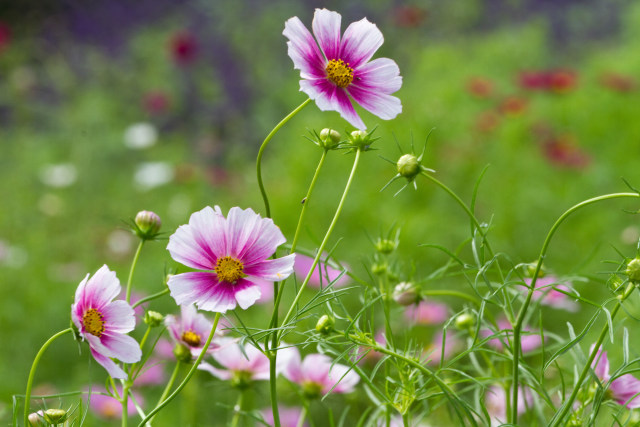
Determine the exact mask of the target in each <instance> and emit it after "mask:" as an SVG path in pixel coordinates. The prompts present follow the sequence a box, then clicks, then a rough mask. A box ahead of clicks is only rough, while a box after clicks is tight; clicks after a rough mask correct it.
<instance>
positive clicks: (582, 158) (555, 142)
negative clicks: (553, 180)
mask: <svg viewBox="0 0 640 427" xmlns="http://www.w3.org/2000/svg"><path fill="white" fill-rule="evenodd" d="M542 151H543V154H544V156H545V157H546V159H547V160H548V161H549V162H550V163H552V164H553V165H555V166H561V167H569V168H575V169H582V168H585V167H587V166H588V165H589V163H591V158H590V157H589V155H588V154H587V153H585V152H584V151H583V150H582V149H581V148H580V147H579V146H578V144H577V143H576V140H575V138H573V137H572V136H568V135H561V136H553V137H551V138H549V139H547V140H545V141H544V142H542Z"/></svg>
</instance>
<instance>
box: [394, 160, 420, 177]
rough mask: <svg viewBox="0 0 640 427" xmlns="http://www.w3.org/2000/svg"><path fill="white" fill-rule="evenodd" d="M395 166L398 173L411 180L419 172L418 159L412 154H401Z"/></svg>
mask: <svg viewBox="0 0 640 427" xmlns="http://www.w3.org/2000/svg"><path fill="white" fill-rule="evenodd" d="M396 166H397V167H398V173H399V174H400V175H401V176H403V177H405V178H407V179H408V180H413V178H415V177H416V176H417V175H418V174H419V173H420V161H419V160H418V158H417V157H416V156H414V155H413V154H404V155H402V156H401V157H400V158H399V159H398V163H396Z"/></svg>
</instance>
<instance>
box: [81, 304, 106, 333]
mask: <svg viewBox="0 0 640 427" xmlns="http://www.w3.org/2000/svg"><path fill="white" fill-rule="evenodd" d="M82 326H84V330H85V331H86V332H89V333H90V334H91V335H95V336H96V337H98V338H100V337H101V336H102V333H103V332H104V316H103V315H102V313H100V312H99V311H98V310H96V309H95V308H90V309H89V310H87V311H85V313H84V315H83V316H82Z"/></svg>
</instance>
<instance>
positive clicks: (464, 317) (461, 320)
mask: <svg viewBox="0 0 640 427" xmlns="http://www.w3.org/2000/svg"><path fill="white" fill-rule="evenodd" d="M455 324H456V328H458V329H460V330H461V331H465V330H468V329H471V328H473V326H474V325H475V324H476V319H475V318H474V317H473V315H471V314H469V313H462V314H460V315H459V316H458V317H456V321H455Z"/></svg>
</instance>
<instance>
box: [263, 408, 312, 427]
mask: <svg viewBox="0 0 640 427" xmlns="http://www.w3.org/2000/svg"><path fill="white" fill-rule="evenodd" d="M278 413H279V414H280V425H281V426H282V427H298V422H299V421H300V416H301V415H302V410H301V409H300V408H287V407H280V408H279V409H278ZM262 417H263V418H264V420H265V422H266V423H267V424H269V425H270V426H272V425H273V412H271V408H266V409H263V410H262ZM302 425H303V426H304V427H308V426H309V423H308V422H306V421H305V422H304V423H303V424H302Z"/></svg>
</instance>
